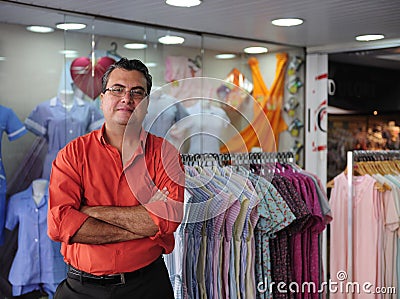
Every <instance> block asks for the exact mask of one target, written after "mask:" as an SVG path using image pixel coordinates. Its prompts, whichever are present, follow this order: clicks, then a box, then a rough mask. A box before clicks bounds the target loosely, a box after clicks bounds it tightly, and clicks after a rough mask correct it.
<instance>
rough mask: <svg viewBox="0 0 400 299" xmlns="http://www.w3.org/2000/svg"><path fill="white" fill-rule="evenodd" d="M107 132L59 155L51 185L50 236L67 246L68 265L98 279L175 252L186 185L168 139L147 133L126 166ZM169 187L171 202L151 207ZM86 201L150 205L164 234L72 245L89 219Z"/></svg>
mask: <svg viewBox="0 0 400 299" xmlns="http://www.w3.org/2000/svg"><path fill="white" fill-rule="evenodd" d="M103 130H104V126H103V128H102V129H100V130H97V131H93V132H91V133H89V134H87V135H85V136H81V137H79V138H77V139H75V140H73V141H72V142H70V143H69V144H67V145H66V146H65V147H64V148H63V149H62V150H61V151H60V152H59V153H58V155H57V158H56V159H55V160H54V162H53V165H52V173H51V177H50V185H49V194H50V199H49V212H48V235H49V236H50V238H51V239H53V240H55V241H60V242H62V246H61V253H62V254H63V256H64V260H65V262H66V263H68V264H71V265H72V266H74V267H76V268H78V269H80V270H83V271H86V272H89V273H92V274H95V275H102V274H112V273H123V272H131V271H134V270H137V269H139V268H142V267H144V266H146V265H148V264H150V263H151V262H152V261H154V260H155V259H156V258H157V257H158V256H160V255H161V254H162V253H170V252H171V251H172V250H173V247H174V236H173V232H174V231H175V230H176V228H177V227H178V225H179V222H180V221H181V219H182V213H183V197H184V196H183V194H184V184H185V183H184V171H183V167H182V162H181V160H180V155H179V152H178V151H177V150H176V149H175V148H174V147H173V146H172V145H171V144H169V143H167V142H165V140H164V139H162V138H160V137H156V136H154V135H152V134H149V133H148V134H147V132H144V131H143V130H142V133H141V135H140V137H141V138H140V140H141V142H140V146H139V147H138V148H137V150H136V151H135V153H133V154H132V158H131V159H130V160H129V163H127V165H123V164H122V159H121V155H120V154H119V152H118V150H117V149H116V148H114V147H112V146H111V145H109V144H107V142H106V141H105V139H104V136H103ZM125 154H126V153H124V156H125ZM164 187H167V189H168V191H169V195H168V198H169V199H172V200H168V201H167V202H164V201H159V202H153V203H149V204H148V205H146V203H147V201H148V200H149V199H150V198H151V196H152V195H153V194H154V192H155V191H156V190H157V189H159V190H161V189H163V188H164ZM83 200H84V204H85V205H88V206H137V205H140V204H145V206H146V208H147V210H148V211H149V214H150V216H151V218H152V219H153V221H154V222H155V224H156V225H157V226H158V227H159V230H158V232H157V233H156V235H155V236H152V237H146V238H142V239H137V240H132V241H126V242H120V243H112V244H102V245H92V244H82V243H72V244H71V243H70V239H71V237H72V236H73V235H74V234H75V233H76V232H77V230H78V229H79V228H80V227H81V226H82V224H83V223H84V222H85V221H86V219H87V218H88V215H86V214H84V213H82V212H80V211H79V208H80V207H81V205H82V204H83V202H82V201H83Z"/></svg>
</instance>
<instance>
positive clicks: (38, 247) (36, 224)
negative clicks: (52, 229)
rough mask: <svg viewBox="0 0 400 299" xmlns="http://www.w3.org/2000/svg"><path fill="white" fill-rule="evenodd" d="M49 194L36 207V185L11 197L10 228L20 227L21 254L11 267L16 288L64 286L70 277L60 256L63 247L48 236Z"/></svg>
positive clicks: (8, 227) (9, 210) (17, 254)
mask: <svg viewBox="0 0 400 299" xmlns="http://www.w3.org/2000/svg"><path fill="white" fill-rule="evenodd" d="M47 192H48V190H47V191H46V194H45V195H44V196H43V197H42V199H41V200H40V202H39V204H38V205H36V203H35V201H34V199H33V196H32V185H30V186H29V187H28V188H27V189H26V190H24V191H22V192H19V193H16V194H14V195H12V196H11V197H10V201H9V204H8V208H7V217H6V228H7V229H9V230H13V229H14V228H15V227H16V226H17V225H18V224H19V229H18V250H17V253H16V255H15V258H14V261H13V263H12V266H11V270H10V274H9V277H8V279H9V281H10V283H11V284H12V285H19V286H24V285H30V284H38V283H49V284H51V283H60V282H61V281H62V280H63V279H64V278H65V277H66V265H65V263H64V261H63V257H62V255H61V253H60V248H61V247H60V243H57V242H54V241H52V240H50V238H49V237H48V236H47V199H48V193H47Z"/></svg>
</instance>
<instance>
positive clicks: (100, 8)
mask: <svg viewBox="0 0 400 299" xmlns="http://www.w3.org/2000/svg"><path fill="white" fill-rule="evenodd" d="M16 4H18V5H16ZM49 9H50V10H49ZM53 9H56V10H58V11H61V12H63V13H64V14H67V15H68V20H72V19H77V20H79V19H81V18H82V16H81V15H77V14H75V13H79V14H84V19H86V21H88V19H89V20H91V22H92V24H95V26H92V27H91V28H90V26H88V27H89V29H88V30H96V34H102V35H108V36H113V35H114V36H115V35H118V36H119V37H126V38H132V37H133V36H135V35H137V36H140V37H141V38H142V37H143V26H142V25H144V24H147V25H151V26H150V27H152V26H153V25H154V26H155V27H154V28H156V29H157V30H156V33H155V34H156V35H159V34H161V32H162V31H163V29H161V27H168V29H169V32H171V33H173V32H174V31H176V32H180V35H187V37H188V39H187V43H189V44H190V39H191V38H193V37H194V39H195V40H196V39H197V40H196V41H195V43H197V44H198V43H199V33H206V34H208V35H210V36H212V39H209V45H208V46H209V47H214V48H215V49H220V50H225V51H226V50H227V49H230V50H232V51H241V49H242V48H241V47H242V46H243V45H242V43H241V42H240V41H238V40H237V41H235V40H232V39H227V38H226V37H239V38H244V39H249V41H248V43H249V42H251V43H253V44H258V43H263V44H266V45H268V48H269V49H270V50H271V51H279V50H281V49H283V48H285V47H287V46H297V47H304V48H305V49H306V51H307V52H309V53H313V52H323V53H330V54H332V55H331V56H330V57H331V58H332V59H336V58H337V59H339V60H341V61H343V62H345V61H346V60H349V61H351V62H354V63H360V64H377V65H384V66H385V67H389V68H397V67H398V68H399V69H400V58H399V57H400V54H399V49H398V48H397V46H400V17H399V16H400V2H399V0H351V1H348V0H329V1H321V0H298V1H293V0H247V1H243V0H240V1H239V0H204V1H203V3H202V4H201V5H200V6H197V7H193V8H178V7H171V6H168V5H166V4H165V3H164V0H157V1H154V0H153V1H151V0H150V1H149V0H135V1H132V0H107V1H98V0H85V1H82V0H68V1H65V0H36V1H19V0H15V1H3V0H0V23H10V24H23V25H32V24H35V25H48V26H51V27H54V26H55V23H57V22H60V20H61V21H62V18H65V15H64V14H62V13H59V12H55V11H54V10H53ZM282 17H299V18H302V19H304V20H305V21H304V24H303V25H301V26H296V27H290V28H289V27H275V26H273V25H272V24H271V20H272V19H274V18H282ZM110 20H111V21H113V22H115V21H121V23H120V24H119V25H118V27H115V26H116V25H113V26H110V23H109V21H110ZM132 24H136V25H138V26H137V27H135V26H132ZM93 28H95V29H93ZM164 31H165V32H167V30H164ZM372 33H373V34H377V33H379V34H384V35H385V37H386V38H385V39H384V40H382V41H378V42H369V43H365V42H364V43H360V42H355V41H354V37H355V36H357V35H360V34H372ZM147 38H149V39H150V38H152V37H151V36H147ZM154 38H156V36H154ZM185 43H186V42H185ZM376 49H384V50H379V52H377V51H376ZM342 52H349V53H346V54H342ZM336 53H341V54H336ZM378 56H379V57H378Z"/></svg>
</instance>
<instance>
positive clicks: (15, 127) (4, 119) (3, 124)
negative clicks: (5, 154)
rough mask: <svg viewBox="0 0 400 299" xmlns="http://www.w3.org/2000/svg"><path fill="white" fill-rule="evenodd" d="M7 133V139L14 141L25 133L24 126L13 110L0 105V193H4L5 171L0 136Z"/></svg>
mask: <svg viewBox="0 0 400 299" xmlns="http://www.w3.org/2000/svg"><path fill="white" fill-rule="evenodd" d="M4 132H6V133H7V137H8V140H9V141H14V140H16V139H18V138H20V137H22V136H23V135H25V134H26V132H27V131H26V129H25V126H24V125H23V124H22V122H21V121H20V120H19V118H18V117H17V115H16V114H15V112H14V111H13V110H11V109H10V108H8V107H4V106H2V105H0V193H6V189H7V187H6V173H5V171H4V167H3V163H2V159H1V157H2V156H1V139H2V138H1V137H2V136H3V133H4Z"/></svg>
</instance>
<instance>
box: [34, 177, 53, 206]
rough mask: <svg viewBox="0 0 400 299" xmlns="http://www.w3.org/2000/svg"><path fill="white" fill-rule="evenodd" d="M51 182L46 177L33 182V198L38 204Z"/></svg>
mask: <svg viewBox="0 0 400 299" xmlns="http://www.w3.org/2000/svg"><path fill="white" fill-rule="evenodd" d="M48 184H49V182H48V181H47V180H45V179H37V180H34V181H33V182H32V198H33V200H34V201H35V203H36V205H38V204H39V203H40V201H41V199H42V198H43V195H44V194H45V193H46V190H47V188H48Z"/></svg>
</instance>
